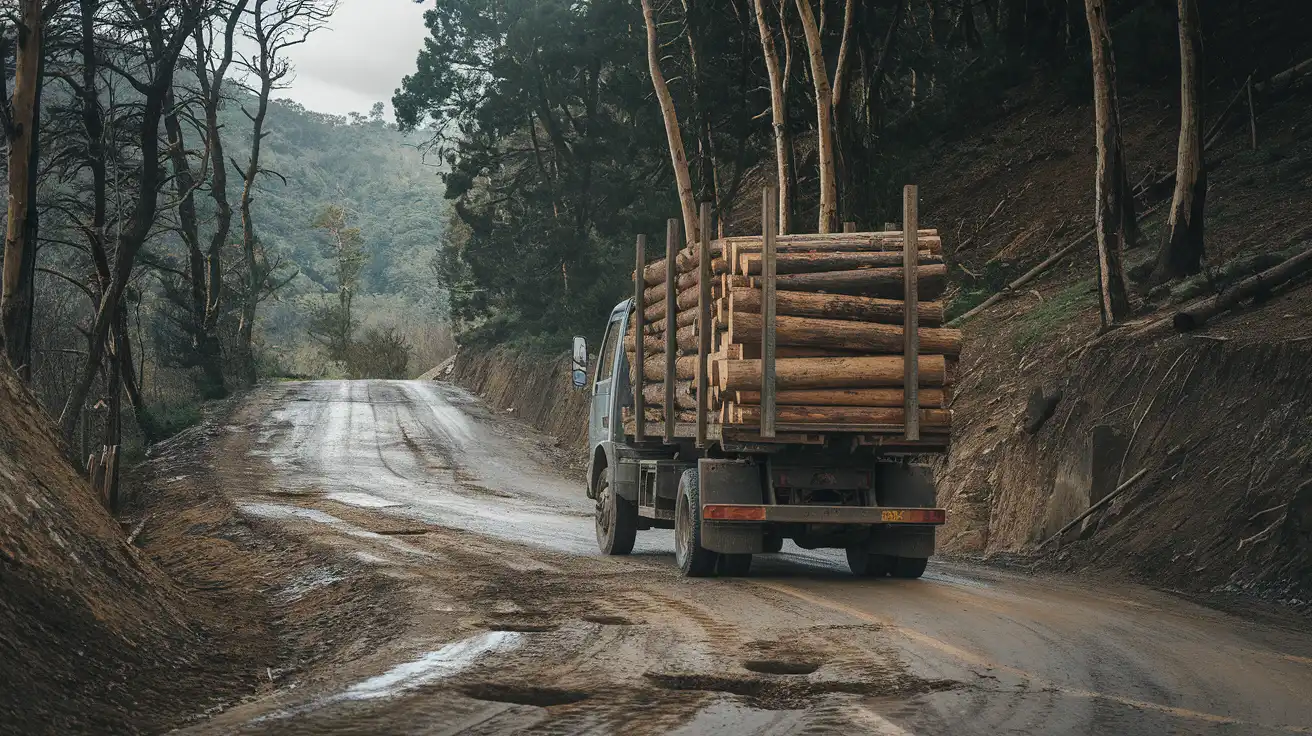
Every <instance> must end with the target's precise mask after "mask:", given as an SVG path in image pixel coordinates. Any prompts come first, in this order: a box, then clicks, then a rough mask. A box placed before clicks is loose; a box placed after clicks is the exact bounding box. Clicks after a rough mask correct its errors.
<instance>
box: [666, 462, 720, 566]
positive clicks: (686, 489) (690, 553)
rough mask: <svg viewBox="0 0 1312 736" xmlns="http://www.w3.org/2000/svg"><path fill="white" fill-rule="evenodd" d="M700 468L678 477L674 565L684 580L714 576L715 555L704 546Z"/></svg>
mask: <svg viewBox="0 0 1312 736" xmlns="http://www.w3.org/2000/svg"><path fill="white" fill-rule="evenodd" d="M698 481H699V478H698V475H697V469H696V468H692V469H690V470H685V471H683V475H682V476H680V478H679V501H678V504H677V505H676V507H675V510H674V562H675V564H677V565H678V566H679V571H680V572H682V573H683V575H684V577H689V578H704V577H708V576H710V575H713V574H714V573H715V563H716V558H717V557H719V555H718V554H716V553H715V552H712V551H710V550H709V549H706V548H705V547H703V546H702V504H701V492H700V491H699V490H698V486H697V484H698Z"/></svg>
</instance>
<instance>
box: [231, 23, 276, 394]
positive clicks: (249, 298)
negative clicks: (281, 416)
mask: <svg viewBox="0 0 1312 736" xmlns="http://www.w3.org/2000/svg"><path fill="white" fill-rule="evenodd" d="M256 12H257V13H258V12H259V11H258V10H257V11H256ZM261 76H262V77H263V78H262V79H261V81H260V94H259V98H258V101H257V103H256V107H255V114H253V115H251V154H250V159H249V160H248V161H247V164H246V170H245V172H244V174H243V177H242V190H241V254H242V262H243V264H244V266H245V269H246V273H245V284H244V287H245V288H244V291H245V293H244V294H243V295H242V303H241V320H240V321H239V322H238V324H237V340H238V351H239V353H240V354H239V355H238V356H237V357H238V368H239V370H240V371H241V376H242V380H243V381H244V382H245V383H246V384H247V385H251V384H254V383H255V380H256V373H255V345H254V341H255V336H254V330H255V311H256V309H257V307H258V306H259V302H260V291H261V289H262V287H263V282H264V275H263V274H261V273H260V265H259V260H258V259H257V258H256V248H255V221H254V219H253V218H252V217H251V200H252V199H253V198H254V196H255V179H256V177H258V176H259V174H260V148H261V144H262V143H263V141H264V118H265V116H266V115H267V114H268V112H269V95H270V93H271V92H272V90H273V79H272V77H271V76H270V74H269V73H265V74H262V75H261Z"/></svg>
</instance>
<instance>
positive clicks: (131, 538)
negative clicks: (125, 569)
mask: <svg viewBox="0 0 1312 736" xmlns="http://www.w3.org/2000/svg"><path fill="white" fill-rule="evenodd" d="M148 519H150V514H146V515H145V516H143V517H141V521H138V522H137V525H136V526H135V527H133V528H132V533H131V534H129V535H128V546H129V547H131V546H132V543H133V542H135V541H137V535H138V534H140V533H141V530H142V529H144V528H146V521H147V520H148Z"/></svg>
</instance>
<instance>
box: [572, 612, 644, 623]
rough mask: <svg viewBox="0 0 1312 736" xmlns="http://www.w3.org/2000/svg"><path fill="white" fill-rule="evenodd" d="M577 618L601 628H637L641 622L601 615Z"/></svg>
mask: <svg viewBox="0 0 1312 736" xmlns="http://www.w3.org/2000/svg"><path fill="white" fill-rule="evenodd" d="M579 618H581V619H583V620H584V621H587V622H588V623H590V624H601V625H602V626H637V625H639V624H640V623H641V622H640V621H634V620H633V619H629V618H625V617H623V616H608V615H606V614H603V613H588V614H584V615H582V616H579Z"/></svg>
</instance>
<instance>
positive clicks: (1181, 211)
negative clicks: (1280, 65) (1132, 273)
mask: <svg viewBox="0 0 1312 736" xmlns="http://www.w3.org/2000/svg"><path fill="white" fill-rule="evenodd" d="M1176 7H1177V9H1178V11H1179V16H1180V17H1179V24H1178V25H1179V30H1180V143H1179V147H1178V149H1177V152H1176V162H1175V195H1174V196H1173V197H1172V198H1171V214H1170V217H1169V218H1168V220H1167V224H1168V230H1169V234H1168V236H1167V238H1166V239H1164V240H1163V241H1162V245H1161V249H1160V250H1159V251H1158V253H1157V266H1156V269H1155V270H1154V272H1153V281H1154V282H1155V283H1163V282H1166V281H1170V280H1171V279H1175V278H1179V277H1181V276H1188V275H1190V274H1195V273H1198V271H1199V270H1200V269H1201V268H1202V261H1203V212H1204V204H1205V202H1206V200H1207V167H1206V164H1205V163H1204V161H1203V138H1202V122H1203V121H1202V109H1203V102H1202V92H1203V84H1202V80H1203V72H1202V64H1203V32H1202V28H1201V27H1200V23H1199V18H1198V3H1197V0H1177V2H1176Z"/></svg>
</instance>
